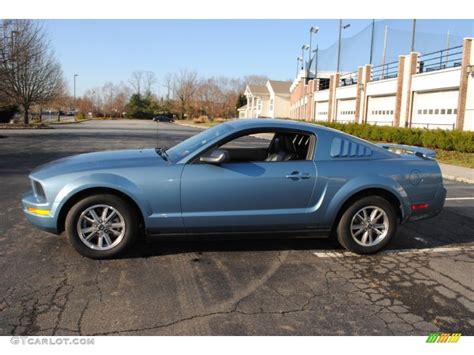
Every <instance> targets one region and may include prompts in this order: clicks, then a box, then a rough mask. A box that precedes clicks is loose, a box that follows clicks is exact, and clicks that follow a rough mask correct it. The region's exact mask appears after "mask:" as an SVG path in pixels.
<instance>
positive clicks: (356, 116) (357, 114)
mask: <svg viewBox="0 0 474 355" xmlns="http://www.w3.org/2000/svg"><path fill="white" fill-rule="evenodd" d="M363 69H364V68H363V67H358V68H357V88H356V104H355V114H354V122H355V123H359V117H360V106H361V95H362V94H363V92H364V87H365V84H364V75H363V72H364V70H363Z"/></svg>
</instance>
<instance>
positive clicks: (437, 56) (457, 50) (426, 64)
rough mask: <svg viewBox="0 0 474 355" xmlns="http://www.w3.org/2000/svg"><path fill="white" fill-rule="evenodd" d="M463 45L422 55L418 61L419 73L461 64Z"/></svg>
mask: <svg viewBox="0 0 474 355" xmlns="http://www.w3.org/2000/svg"><path fill="white" fill-rule="evenodd" d="M462 47H463V46H457V47H452V48H447V49H442V50H440V51H436V52H431V53H426V54H423V55H421V56H420V58H419V62H418V73H427V72H431V71H436V70H442V69H447V68H455V67H459V66H461V63H462Z"/></svg>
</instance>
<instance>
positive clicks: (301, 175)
mask: <svg viewBox="0 0 474 355" xmlns="http://www.w3.org/2000/svg"><path fill="white" fill-rule="evenodd" d="M285 177H286V178H287V179H291V180H293V181H298V180H301V179H309V178H310V176H309V174H308V173H300V172H299V171H293V172H292V173H291V174H288V175H285Z"/></svg>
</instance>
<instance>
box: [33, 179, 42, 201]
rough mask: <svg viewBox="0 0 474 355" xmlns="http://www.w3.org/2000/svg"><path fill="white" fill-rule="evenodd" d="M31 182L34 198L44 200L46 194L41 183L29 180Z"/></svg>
mask: <svg viewBox="0 0 474 355" xmlns="http://www.w3.org/2000/svg"><path fill="white" fill-rule="evenodd" d="M31 184H32V186H33V192H34V194H35V196H36V198H37V199H38V200H40V201H46V194H45V193H44V189H43V185H41V183H40V182H38V181H36V180H31Z"/></svg>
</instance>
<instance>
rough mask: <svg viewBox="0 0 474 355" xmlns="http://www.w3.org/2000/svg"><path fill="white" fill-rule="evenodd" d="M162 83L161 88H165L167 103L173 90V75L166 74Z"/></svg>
mask: <svg viewBox="0 0 474 355" xmlns="http://www.w3.org/2000/svg"><path fill="white" fill-rule="evenodd" d="M163 82H164V84H163V86H164V87H165V88H166V100H167V101H169V100H170V98H171V94H172V90H173V74H171V73H166V74H165V76H164V77H163Z"/></svg>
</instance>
